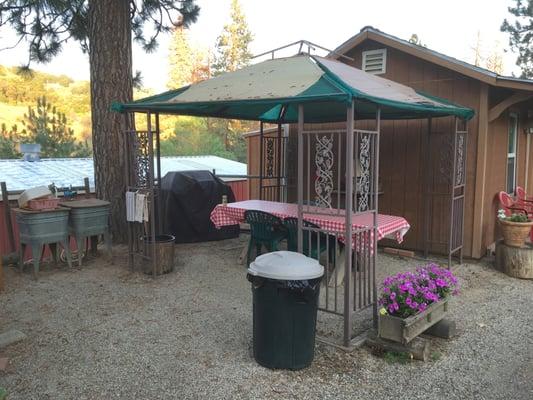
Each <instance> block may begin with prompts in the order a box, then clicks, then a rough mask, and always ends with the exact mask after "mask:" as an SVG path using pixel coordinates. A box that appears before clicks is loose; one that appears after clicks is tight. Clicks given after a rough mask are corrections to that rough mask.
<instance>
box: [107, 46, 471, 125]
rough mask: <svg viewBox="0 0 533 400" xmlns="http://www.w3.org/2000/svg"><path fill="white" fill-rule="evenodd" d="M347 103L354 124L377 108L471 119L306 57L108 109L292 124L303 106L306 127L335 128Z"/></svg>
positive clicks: (405, 115)
mask: <svg viewBox="0 0 533 400" xmlns="http://www.w3.org/2000/svg"><path fill="white" fill-rule="evenodd" d="M351 101H354V102H355V112H356V118H357V119H369V118H371V119H374V118H375V117H376V110H377V108H378V107H379V108H380V109H381V118H383V119H414V118H427V117H442V116H456V117H459V118H463V119H470V118H472V117H473V115H474V111H473V110H471V109H469V108H466V107H462V106H458V105H455V104H452V103H450V102H449V101H446V100H443V99H439V98H436V97H433V96H428V95H425V94H422V93H420V92H416V91H415V90H414V89H412V88H410V87H408V86H405V85H402V84H399V83H396V82H393V81H390V80H388V79H384V78H381V77H379V76H375V75H372V74H369V73H366V72H364V71H361V70H360V69H357V68H354V67H351V66H349V65H347V64H344V63H342V62H339V61H336V60H332V59H328V58H323V57H318V56H312V55H308V54H300V55H297V56H293V57H286V58H278V59H272V60H267V61H263V62H260V63H257V64H254V65H250V66H248V67H245V68H242V69H240V70H238V71H235V72H228V73H225V74H222V75H220V76H217V77H214V78H211V79H208V80H205V81H202V82H198V83H195V84H193V85H190V86H186V87H183V88H181V89H177V90H171V91H168V92H164V93H162V94H159V95H156V96H151V97H147V98H144V99H140V100H137V101H134V102H132V103H127V104H114V105H113V109H114V110H115V111H120V112H124V111H139V112H148V111H151V112H160V113H167V114H182V115H193V116H209V117H220V118H230V119H244V120H260V121H264V122H273V123H292V122H297V120H298V105H299V104H304V105H305V121H306V122H335V121H345V120H346V105H347V104H350V102H351Z"/></svg>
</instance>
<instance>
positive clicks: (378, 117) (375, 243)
mask: <svg viewBox="0 0 533 400" xmlns="http://www.w3.org/2000/svg"><path fill="white" fill-rule="evenodd" d="M376 132H377V133H376V142H375V144H374V154H375V158H374V162H375V164H374V172H375V175H374V238H373V240H372V243H373V250H374V253H373V254H372V304H373V310H374V328H377V326H378V299H377V291H378V288H377V282H376V257H377V254H378V212H379V207H378V200H379V196H378V180H379V139H380V132H381V108H378V110H377V113H376Z"/></svg>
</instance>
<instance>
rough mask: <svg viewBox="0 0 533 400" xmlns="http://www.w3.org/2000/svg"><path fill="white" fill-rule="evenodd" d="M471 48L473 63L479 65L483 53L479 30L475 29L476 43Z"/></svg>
mask: <svg viewBox="0 0 533 400" xmlns="http://www.w3.org/2000/svg"><path fill="white" fill-rule="evenodd" d="M471 49H472V50H473V51H474V65H475V66H476V67H481V63H482V61H483V57H482V55H481V54H482V53H483V42H482V40H481V32H480V31H477V36H476V44H475V45H474V46H473V47H471Z"/></svg>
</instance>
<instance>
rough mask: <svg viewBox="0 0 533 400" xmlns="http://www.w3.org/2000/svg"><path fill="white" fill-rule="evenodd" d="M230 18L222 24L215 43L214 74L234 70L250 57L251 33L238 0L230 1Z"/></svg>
mask: <svg viewBox="0 0 533 400" xmlns="http://www.w3.org/2000/svg"><path fill="white" fill-rule="evenodd" d="M230 18H231V22H230V23H229V24H226V25H224V29H223V30H222V33H221V34H220V36H219V37H218V39H217V42H216V45H215V50H216V55H215V62H214V63H213V71H214V74H215V75H218V74H221V73H223V72H227V71H236V70H238V69H240V68H242V67H244V66H246V65H248V64H249V62H250V59H251V58H252V54H251V53H250V49H249V46H250V43H251V42H252V40H253V35H252V32H251V31H250V29H249V28H248V23H247V22H246V17H245V15H244V13H243V12H242V10H241V5H240V3H239V1H238V0H232V1H231V9H230Z"/></svg>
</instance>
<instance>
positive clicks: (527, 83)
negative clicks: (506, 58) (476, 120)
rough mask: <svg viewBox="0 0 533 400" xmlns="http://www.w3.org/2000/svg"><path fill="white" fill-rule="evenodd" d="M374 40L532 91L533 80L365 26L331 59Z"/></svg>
mask: <svg viewBox="0 0 533 400" xmlns="http://www.w3.org/2000/svg"><path fill="white" fill-rule="evenodd" d="M366 39H369V40H374V41H377V42H380V43H382V44H385V45H389V46H391V47H396V48H398V49H400V50H403V51H406V52H411V53H412V54H413V55H415V56H417V57H420V58H423V59H427V60H428V61H431V62H435V61H436V60H438V61H439V63H440V64H442V65H443V66H445V67H447V68H450V69H452V70H456V71H458V72H460V73H463V74H464V75H467V76H471V77H472V78H474V79H478V80H481V81H484V82H486V83H488V84H491V85H495V86H502V87H510V88H515V89H523V90H532V89H533V80H531V79H524V78H515V77H512V76H504V75H499V74H496V73H494V72H492V71H489V70H488V69H485V68H481V67H478V66H475V65H472V64H469V63H467V62H465V61H462V60H458V59H457V58H454V57H450V56H448V55H446V54H443V53H439V52H438V51H435V50H431V49H428V48H426V47H423V46H419V45H417V44H413V43H410V42H409V41H407V40H404V39H400V38H398V37H396V36H394V35H391V34H389V33H385V32H383V31H380V30H379V29H376V28H373V27H371V26H365V27H364V28H362V29H361V31H360V32H359V33H357V34H356V35H354V36H352V37H351V38H350V39H348V40H346V41H345V42H344V43H342V44H341V45H340V46H338V47H337V48H336V49H335V50H334V51H333V52H331V53H330V54H329V57H332V58H337V57H338V54H345V53H347V52H348V51H350V50H351V49H352V48H354V47H355V46H357V45H358V44H359V43H361V42H363V41H364V40H366Z"/></svg>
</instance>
